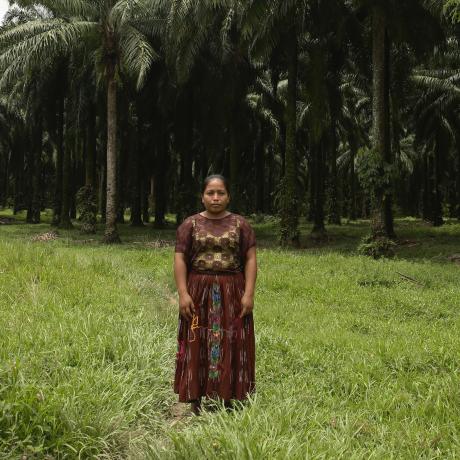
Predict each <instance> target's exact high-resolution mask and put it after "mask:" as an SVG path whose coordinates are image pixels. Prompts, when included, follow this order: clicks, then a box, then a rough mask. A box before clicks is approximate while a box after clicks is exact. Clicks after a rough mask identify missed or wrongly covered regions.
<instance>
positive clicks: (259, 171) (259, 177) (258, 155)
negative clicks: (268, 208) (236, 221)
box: [254, 124, 265, 213]
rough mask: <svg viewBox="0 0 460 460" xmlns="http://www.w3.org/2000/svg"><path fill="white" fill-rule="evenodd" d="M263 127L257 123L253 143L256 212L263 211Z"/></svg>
mask: <svg viewBox="0 0 460 460" xmlns="http://www.w3.org/2000/svg"><path fill="white" fill-rule="evenodd" d="M263 134H264V133H263V128H262V126H261V125H260V124H259V126H258V133H257V140H256V144H255V147H254V148H255V152H254V153H255V155H254V156H255V163H256V164H255V169H256V212H261V213H263V212H265V206H264V197H265V146H264V136H263Z"/></svg>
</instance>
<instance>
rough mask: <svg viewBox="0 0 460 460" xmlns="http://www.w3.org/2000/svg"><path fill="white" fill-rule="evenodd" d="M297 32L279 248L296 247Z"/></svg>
mask: <svg viewBox="0 0 460 460" xmlns="http://www.w3.org/2000/svg"><path fill="white" fill-rule="evenodd" d="M297 45H298V44H297V31H296V28H295V26H293V27H292V28H291V30H290V33H289V40H288V44H287V51H288V89H287V107H286V160H285V174H284V177H283V182H282V190H281V193H282V198H281V206H280V213H281V222H280V224H281V228H280V230H281V235H280V243H281V245H283V246H287V245H292V246H298V245H299V228H298V227H299V203H298V196H297V145H296V133H297V113H296V103H297V64H298V54H297Z"/></svg>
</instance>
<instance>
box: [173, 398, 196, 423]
mask: <svg viewBox="0 0 460 460" xmlns="http://www.w3.org/2000/svg"><path fill="white" fill-rule="evenodd" d="M189 406H190V405H189V404H187V403H180V402H177V403H174V404H173V405H172V406H171V408H170V410H169V415H170V419H171V423H170V426H174V425H177V424H178V423H180V422H183V421H184V420H185V419H187V418H188V417H191V416H192V411H191V410H190V407H189Z"/></svg>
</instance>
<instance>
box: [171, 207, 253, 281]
mask: <svg viewBox="0 0 460 460" xmlns="http://www.w3.org/2000/svg"><path fill="white" fill-rule="evenodd" d="M255 244H256V239H255V235H254V230H253V229H252V228H251V226H250V225H249V223H248V222H247V221H246V219H245V218H244V217H242V216H240V215H238V214H233V213H230V214H228V215H227V216H225V217H222V218H220V219H209V218H207V217H204V216H202V215H201V214H195V215H193V216H190V217H188V218H187V219H185V220H184V222H183V223H182V224H181V225H180V226H179V227H178V229H177V234H176V252H182V253H184V254H185V258H186V260H187V266H188V269H189V270H193V271H201V272H207V271H212V272H241V271H243V270H244V265H245V261H246V253H247V252H248V249H249V248H252V247H253V246H255Z"/></svg>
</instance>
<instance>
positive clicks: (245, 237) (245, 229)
mask: <svg viewBox="0 0 460 460" xmlns="http://www.w3.org/2000/svg"><path fill="white" fill-rule="evenodd" d="M240 227H241V237H240V250H241V256H242V257H243V259H244V258H245V257H246V253H247V252H248V250H249V249H251V248H252V247H253V246H255V245H256V235H255V233H254V230H253V228H252V227H251V226H250V225H249V223H248V222H247V221H246V220H245V219H241V221H240Z"/></svg>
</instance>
